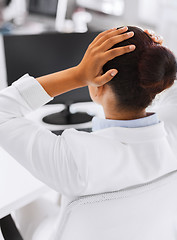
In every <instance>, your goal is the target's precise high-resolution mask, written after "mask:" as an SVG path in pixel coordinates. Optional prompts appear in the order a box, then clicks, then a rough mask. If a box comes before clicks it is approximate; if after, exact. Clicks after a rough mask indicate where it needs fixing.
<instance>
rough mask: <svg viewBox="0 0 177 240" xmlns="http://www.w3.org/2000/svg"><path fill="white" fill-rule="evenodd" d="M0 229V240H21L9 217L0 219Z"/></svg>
mask: <svg viewBox="0 0 177 240" xmlns="http://www.w3.org/2000/svg"><path fill="white" fill-rule="evenodd" d="M0 228H1V229H0V240H23V239H22V237H21V235H20V233H19V231H18V229H17V227H16V225H15V223H14V221H13V219H12V217H11V216H10V215H8V216H7V217H4V218H2V219H0ZM1 232H2V234H1Z"/></svg>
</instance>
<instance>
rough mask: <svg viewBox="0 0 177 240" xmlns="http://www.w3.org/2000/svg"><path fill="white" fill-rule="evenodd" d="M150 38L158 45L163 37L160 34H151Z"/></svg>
mask: <svg viewBox="0 0 177 240" xmlns="http://www.w3.org/2000/svg"><path fill="white" fill-rule="evenodd" d="M152 40H153V41H154V42H155V43H158V44H160V45H162V43H163V37H162V36H153V37H152Z"/></svg>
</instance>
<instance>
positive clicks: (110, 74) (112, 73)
mask: <svg viewBox="0 0 177 240" xmlns="http://www.w3.org/2000/svg"><path fill="white" fill-rule="evenodd" d="M117 73H118V71H117V70H116V69H111V70H109V71H107V72H106V73H105V74H103V75H102V76H99V77H97V78H96V81H95V83H96V85H97V86H102V85H104V84H105V83H107V82H109V81H111V80H112V79H113V77H115V75H116V74H117Z"/></svg>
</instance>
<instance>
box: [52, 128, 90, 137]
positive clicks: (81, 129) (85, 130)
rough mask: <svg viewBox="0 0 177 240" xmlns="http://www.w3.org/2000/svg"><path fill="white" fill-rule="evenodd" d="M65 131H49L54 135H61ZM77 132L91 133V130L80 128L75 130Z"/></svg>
mask: <svg viewBox="0 0 177 240" xmlns="http://www.w3.org/2000/svg"><path fill="white" fill-rule="evenodd" d="M64 130H65V129H63V130H55V131H53V130H52V131H51V132H52V133H54V134H56V135H61V134H62V132H63V131H64ZM76 130H77V131H83V132H88V133H90V132H92V129H91V128H80V129H76Z"/></svg>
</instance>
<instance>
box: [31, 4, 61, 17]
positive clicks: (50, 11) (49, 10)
mask: <svg viewBox="0 0 177 240" xmlns="http://www.w3.org/2000/svg"><path fill="white" fill-rule="evenodd" d="M57 5H58V0H50V1H49V0H29V12H30V13H35V14H39V15H47V16H51V17H56V14H57Z"/></svg>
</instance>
